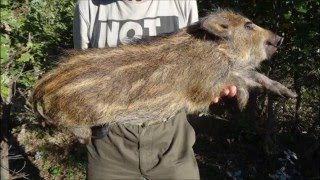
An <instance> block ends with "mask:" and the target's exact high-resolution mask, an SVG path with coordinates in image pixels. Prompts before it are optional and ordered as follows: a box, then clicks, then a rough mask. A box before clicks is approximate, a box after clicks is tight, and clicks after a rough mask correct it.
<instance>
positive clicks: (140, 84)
mask: <svg viewBox="0 0 320 180" xmlns="http://www.w3.org/2000/svg"><path fill="white" fill-rule="evenodd" d="M281 41H282V38H280V37H279V36H277V35H275V34H273V33H272V32H270V31H268V30H265V29H263V28H261V27H259V26H257V25H255V24H253V23H251V21H250V20H248V19H247V18H245V17H243V16H241V15H239V14H236V13H234V12H232V11H229V10H217V11H216V12H214V13H212V14H210V15H208V16H207V17H205V18H203V19H202V20H200V21H199V22H198V23H196V24H194V25H192V26H190V27H187V28H185V29H182V30H181V31H180V32H177V33H175V34H172V35H166V36H162V37H159V38H156V40H154V41H152V42H146V41H144V40H142V41H140V42H138V43H134V44H131V45H125V46H120V47H118V48H105V49H87V50H83V51H75V52H73V53H72V54H71V55H69V56H67V57H64V59H63V60H62V62H61V63H60V64H59V65H58V67H57V68H55V69H54V70H52V71H51V72H49V73H48V74H47V75H46V76H45V77H43V78H42V79H41V80H40V81H39V82H38V83H37V85H36V87H35V89H34V93H33V101H34V104H35V108H36V110H37V111H39V112H40V113H41V114H42V115H43V116H44V117H45V118H46V119H48V120H49V121H51V122H53V123H54V124H56V125H60V126H65V127H69V128H71V129H72V130H73V132H74V133H75V134H76V136H78V137H79V138H83V139H88V138H89V137H90V134H91V131H90V128H89V127H90V126H95V125H102V124H107V123H112V122H130V123H145V122H154V121H161V120H164V119H167V118H170V117H172V116H174V115H175V113H176V112H177V111H179V110H181V109H186V110H187V111H188V112H189V113H193V112H203V111H206V110H207V109H208V106H209V104H210V103H211V101H212V100H211V98H212V96H213V95H219V93H220V92H221V91H222V90H223V89H224V88H225V87H227V86H229V85H236V86H237V88H238V95H237V98H238V101H239V106H240V108H244V107H245V104H246V103H247V100H248V87H260V86H263V87H265V88H266V89H269V90H270V91H273V92H276V93H277V94H280V95H286V96H290V97H294V96H295V94H294V93H292V92H291V91H290V90H288V89H287V88H286V87H284V86H283V85H281V84H280V83H278V82H276V81H272V80H270V79H269V78H267V77H266V76H264V75H262V74H260V73H258V72H256V71H255V68H256V67H258V66H259V64H260V63H261V62H262V61H263V60H265V59H268V58H270V57H271V55H272V54H274V52H275V51H276V49H277V45H278V44H280V43H281Z"/></svg>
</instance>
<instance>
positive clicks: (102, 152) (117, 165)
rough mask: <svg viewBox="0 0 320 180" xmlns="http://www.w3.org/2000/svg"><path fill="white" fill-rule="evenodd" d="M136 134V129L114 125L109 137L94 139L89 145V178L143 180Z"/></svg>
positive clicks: (92, 179) (94, 179)
mask: <svg viewBox="0 0 320 180" xmlns="http://www.w3.org/2000/svg"><path fill="white" fill-rule="evenodd" d="M136 133H137V131H135V129H127V128H126V127H125V126H121V125H114V126H112V127H110V128H109V132H108V135H107V136H105V137H103V138H101V139H92V141H91V143H90V144H88V145H87V149H88V169H87V178H88V179H89V180H97V179H99V180H100V179H101V180H103V179H141V178H142V175H141V173H140V170H139V159H138V158H139V157H138V140H137V137H136Z"/></svg>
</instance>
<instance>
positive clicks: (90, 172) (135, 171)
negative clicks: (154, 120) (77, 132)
mask: <svg viewBox="0 0 320 180" xmlns="http://www.w3.org/2000/svg"><path fill="white" fill-rule="evenodd" d="M194 142H195V132H194V130H193V128H192V127H191V125H190V124H189V122H188V121H187V117H186V113H185V111H180V112H179V113H178V114H177V115H176V116H175V117H174V118H172V119H169V120H168V121H166V122H161V123H158V124H153V125H149V126H146V127H144V126H141V125H132V124H127V123H121V124H120V123H118V124H114V125H112V126H110V127H109V130H108V133H107V135H106V136H105V137H102V138H100V139H92V142H91V143H90V144H88V145H87V149H88V161H89V163H88V169H87V177H88V179H89V180H100V179H101V180H103V179H130V180H134V179H151V180H153V179H166V180H167V179H181V180H188V179H190V180H193V179H200V177H199V170H198V165H197V162H196V159H195V156H194V152H193V149H192V146H193V144H194Z"/></svg>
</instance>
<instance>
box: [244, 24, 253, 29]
mask: <svg viewBox="0 0 320 180" xmlns="http://www.w3.org/2000/svg"><path fill="white" fill-rule="evenodd" d="M244 28H245V29H246V30H253V23H252V22H246V23H245V24H244Z"/></svg>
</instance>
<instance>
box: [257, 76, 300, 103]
mask: <svg viewBox="0 0 320 180" xmlns="http://www.w3.org/2000/svg"><path fill="white" fill-rule="evenodd" d="M251 75H252V77H253V79H254V80H255V81H256V82H258V83H259V84H261V85H262V87H264V88H265V89H266V90H268V91H271V92H273V93H275V94H278V95H280V96H286V97H292V98H294V97H297V94H296V93H294V92H292V91H291V90H290V89H288V88H287V87H285V86H284V85H283V84H281V83H279V82H277V81H274V80H272V79H270V78H268V77H267V76H265V75H263V74H261V73H258V72H256V71H252V72H251Z"/></svg>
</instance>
